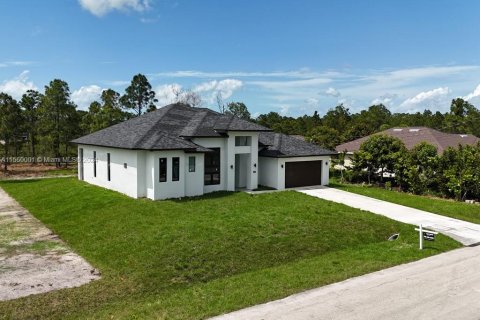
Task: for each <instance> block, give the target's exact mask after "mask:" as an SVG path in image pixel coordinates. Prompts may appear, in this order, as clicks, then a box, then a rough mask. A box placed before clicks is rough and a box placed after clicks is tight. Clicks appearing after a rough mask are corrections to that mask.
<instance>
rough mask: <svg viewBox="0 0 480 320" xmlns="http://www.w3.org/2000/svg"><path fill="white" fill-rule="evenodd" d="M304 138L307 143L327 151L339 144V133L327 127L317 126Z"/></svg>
mask: <svg viewBox="0 0 480 320" xmlns="http://www.w3.org/2000/svg"><path fill="white" fill-rule="evenodd" d="M305 138H306V139H307V141H309V142H312V143H315V144H318V145H319V146H322V147H324V148H327V149H331V150H333V149H335V147H336V146H337V145H339V144H340V134H339V132H338V131H337V130H336V129H334V128H330V127H327V126H319V127H315V128H313V129H312V130H311V131H310V132H309V133H308V134H307V135H306V136H305Z"/></svg>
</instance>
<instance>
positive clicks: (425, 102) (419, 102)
mask: <svg viewBox="0 0 480 320" xmlns="http://www.w3.org/2000/svg"><path fill="white" fill-rule="evenodd" d="M450 92H451V91H450V89H449V88H448V87H441V88H436V89H433V90H429V91H423V92H420V93H418V94H417V95H415V96H413V97H411V98H408V99H406V100H405V101H403V102H402V103H401V104H400V105H399V106H398V109H399V111H402V112H417V111H421V110H424V109H426V108H432V107H434V109H436V110H446V109H448V106H449V98H448V94H449V93H450Z"/></svg>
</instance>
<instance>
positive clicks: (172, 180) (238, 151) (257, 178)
mask: <svg viewBox="0 0 480 320" xmlns="http://www.w3.org/2000/svg"><path fill="white" fill-rule="evenodd" d="M72 142H73V143H76V144H77V145H78V158H79V161H78V178H79V179H80V180H84V181H86V182H88V183H91V184H95V185H98V186H101V187H105V188H108V189H112V190H116V191H119V192H121V193H124V194H126V195H129V196H131V197H133V198H143V197H147V198H150V199H152V200H160V199H167V198H180V197H186V196H198V195H202V194H205V193H208V192H213V191H220V190H228V191H234V190H239V189H248V190H253V189H256V188H257V187H258V186H259V185H263V186H268V187H271V188H275V189H285V188H289V187H298V186H307V185H326V184H328V178H329V165H330V156H331V155H332V154H335V152H333V151H329V150H325V149H322V148H320V147H318V146H316V145H313V144H310V143H307V142H305V141H302V140H299V139H296V138H294V137H290V136H288V135H284V134H280V133H274V132H271V130H270V129H268V128H266V127H263V126H260V125H258V124H255V123H253V122H249V121H246V120H242V119H240V118H238V117H235V116H232V115H224V114H221V113H218V112H215V111H213V110H210V109H207V108H192V107H190V106H188V105H184V104H171V105H168V106H165V107H163V108H160V109H158V110H156V111H153V112H149V113H146V114H144V115H141V116H139V117H136V118H133V119H130V120H127V121H125V122H122V123H119V124H117V125H114V126H111V127H108V128H106V129H103V130H100V131H97V132H94V133H92V134H89V135H86V136H84V137H81V138H78V139H76V140H74V141H72Z"/></svg>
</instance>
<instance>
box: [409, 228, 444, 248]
mask: <svg viewBox="0 0 480 320" xmlns="http://www.w3.org/2000/svg"><path fill="white" fill-rule="evenodd" d="M415 231H418V238H419V247H420V250H422V249H423V239H425V240H427V241H434V240H435V235H436V234H438V232H435V231H431V230H426V229H423V227H422V225H419V226H418V228H415Z"/></svg>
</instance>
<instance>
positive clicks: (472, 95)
mask: <svg viewBox="0 0 480 320" xmlns="http://www.w3.org/2000/svg"><path fill="white" fill-rule="evenodd" d="M478 97H480V84H479V85H478V86H477V87H476V88H475V90H473V92H472V93H469V94H468V95H466V96H465V97H463V99H464V100H467V101H469V100H472V99H474V98H478Z"/></svg>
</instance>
